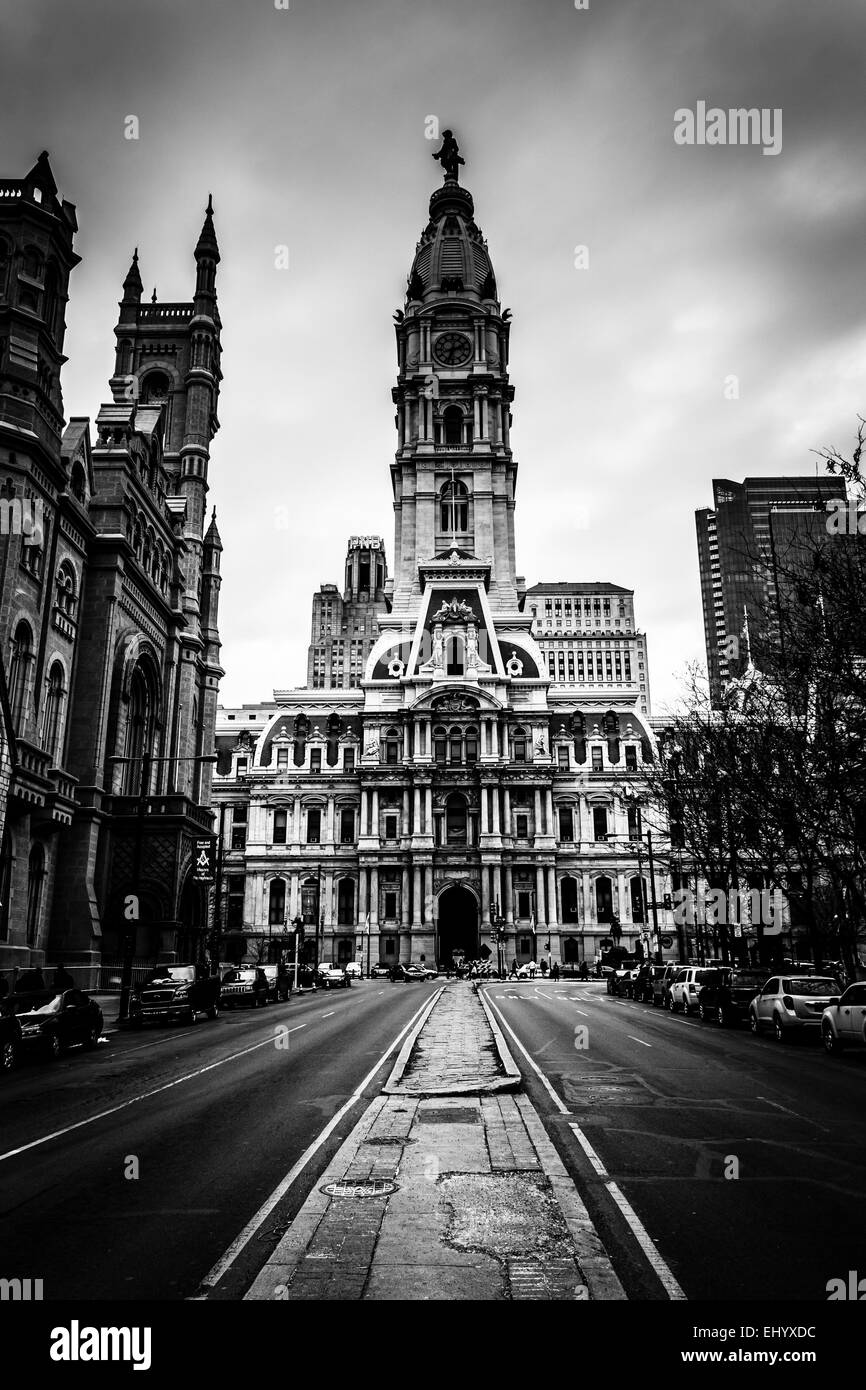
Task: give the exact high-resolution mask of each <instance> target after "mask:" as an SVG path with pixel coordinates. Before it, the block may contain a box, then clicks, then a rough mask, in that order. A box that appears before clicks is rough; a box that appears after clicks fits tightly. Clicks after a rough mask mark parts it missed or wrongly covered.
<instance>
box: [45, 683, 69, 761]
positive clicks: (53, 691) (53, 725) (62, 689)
mask: <svg viewBox="0 0 866 1390" xmlns="http://www.w3.org/2000/svg"><path fill="white" fill-rule="evenodd" d="M46 686H47V691H46V695H45V711H44V714H43V717H42V747H43V748H44V749H45V752H46V753H48V754H49V756H50V758H51V764H52V767H60V765H61V760H62V755H63V704H64V701H65V699H66V686H65V682H64V679H63V667H62V666H61V665H60V662H59V661H55V662H54V663H53V664H52V666H51V670H50V671H49V673H48V680H47V681H46Z"/></svg>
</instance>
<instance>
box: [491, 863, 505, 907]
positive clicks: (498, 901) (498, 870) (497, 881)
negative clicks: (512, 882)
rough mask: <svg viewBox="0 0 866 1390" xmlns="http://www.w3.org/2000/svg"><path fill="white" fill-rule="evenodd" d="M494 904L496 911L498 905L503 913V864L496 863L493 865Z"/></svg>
mask: <svg viewBox="0 0 866 1390" xmlns="http://www.w3.org/2000/svg"><path fill="white" fill-rule="evenodd" d="M493 906H494V911H495V910H496V907H497V906H498V908H499V911H500V913H502V908H503V901H502V865H501V864H494V865H493ZM503 915H504V914H503Z"/></svg>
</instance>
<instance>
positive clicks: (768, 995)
mask: <svg viewBox="0 0 866 1390" xmlns="http://www.w3.org/2000/svg"><path fill="white" fill-rule="evenodd" d="M841 993H842V987H841V985H840V984H839V981H838V980H837V979H835V978H833V977H832V976H829V975H800V976H796V975H774V976H773V977H772V979H769V980H768V981H767V983H766V984H765V985H764V987H763V989H762V990H761V992H760V994H759V995H757V996H756V998H754V999H753V1000H752V1002H751V1004H750V1005H749V1025H750V1027H751V1029H752V1032H753V1033H755V1034H758V1033H761V1032H763V1030H764V1029H765V1028H772V1030H773V1032H774V1033H775V1035H776V1040H777V1041H778V1042H788V1041H789V1040H790V1039H791V1038H793V1037H795V1036H801V1037H802V1036H804V1035H808V1034H809V1033H820V1031H821V1024H822V1020H823V1015H824V1010H825V1009H826V1008H827V1006H828V1004H829V1003H830V1000H831V999H832V998H833V996H834V995H835V996H836V997H837V998H838V997H839V996H840V995H841Z"/></svg>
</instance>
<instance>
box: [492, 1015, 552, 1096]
mask: <svg viewBox="0 0 866 1390" xmlns="http://www.w3.org/2000/svg"><path fill="white" fill-rule="evenodd" d="M490 1003H491V1007H492V1008H494V1009H495V1010H496V1012H497V1013H498V1014H499V1017H500V1018H501V1019H502V1026H503V1028H507V1030H508V1032H509V1033H510V1034H511V1036H512V1038H513V1039H514V1041H515V1043H516V1044H517V1046H518V1047H519V1048H520V1051H521V1052H522V1053H523V1055H524V1057H525V1058H526V1060H527V1062H528V1063H529V1065H530V1066H531V1067H532V1070H533V1071H534V1072H535V1074H536V1076H537V1077H538V1079H539V1081H540V1082H541V1084H542V1086H543V1087H544V1089H545V1090H546V1091H547V1094H548V1095H549V1096H550V1099H551V1100H552V1101H553V1103H554V1105H555V1106H556V1108H557V1110H558V1111H559V1113H560V1115H570V1114H571V1111H570V1110H569V1108H568V1106H567V1105H564V1104H563V1102H562V1101H561V1100H560V1098H559V1096H558V1095H557V1094H556V1092H555V1091H554V1089H553V1087H552V1086H551V1084H550V1082H549V1081H548V1079H547V1077H546V1076H545V1075H544V1072H543V1071H542V1070H541V1067H540V1066H539V1065H538V1063H537V1062H536V1061H535V1059H534V1058H532V1057H530V1055H529V1053H528V1052H527V1051H526V1048H525V1047H524V1046H523V1043H522V1042H521V1041H520V1039H519V1038H518V1036H517V1034H516V1033H515V1031H514V1029H513V1028H512V1027H511V1026H510V1024H508V1023H506V1021H505V1017H504V1015H503V1013H502V1010H501V1009H500V1008H499V1005H498V1004H494V1003H493V1000H492V999H491V1001H490Z"/></svg>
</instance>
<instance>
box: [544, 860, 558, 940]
mask: <svg viewBox="0 0 866 1390" xmlns="http://www.w3.org/2000/svg"><path fill="white" fill-rule="evenodd" d="M547 896H548V900H549V902H550V912H549V914H548V918H547V925H548V926H549V927H558V926H559V913H558V911H557V903H556V869H555V867H554V865H553V864H551V865H549V866H548V870H547Z"/></svg>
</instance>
